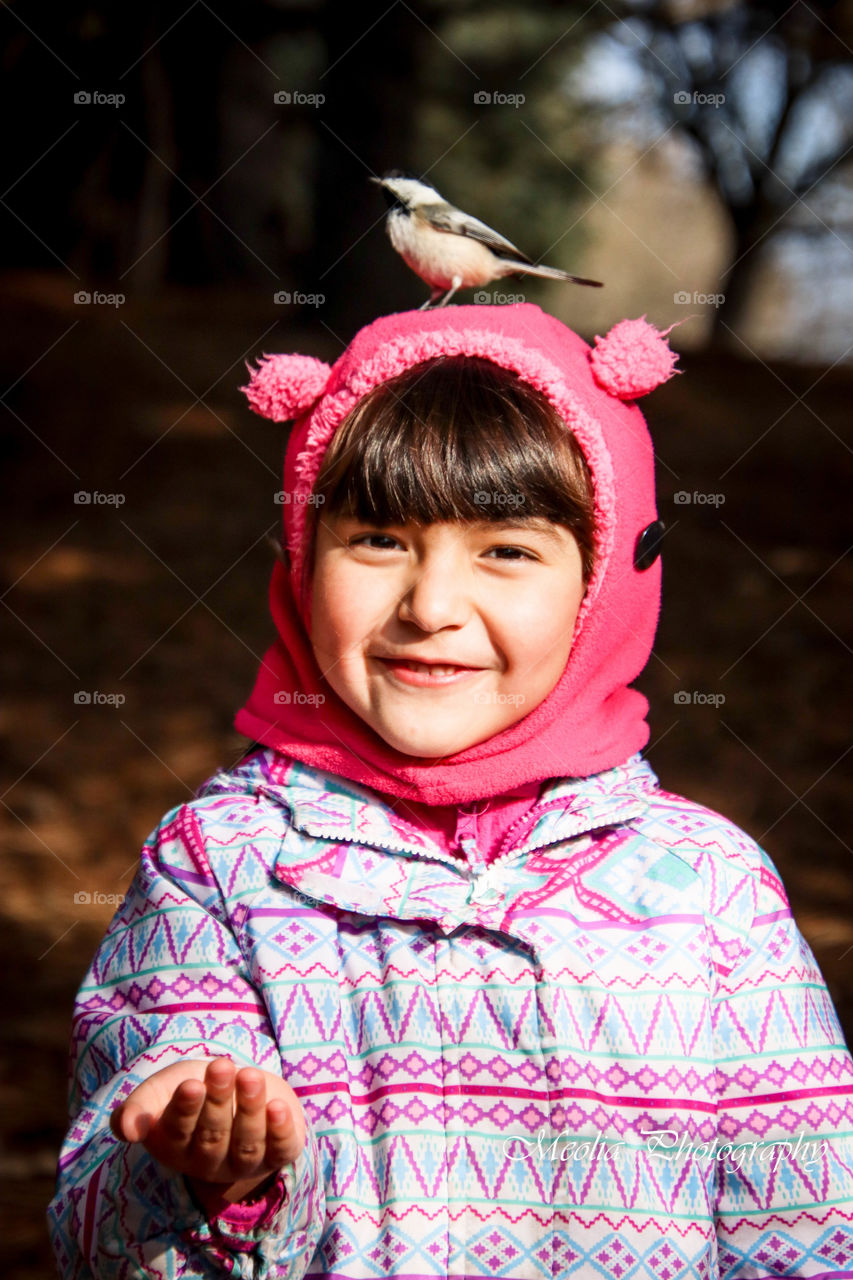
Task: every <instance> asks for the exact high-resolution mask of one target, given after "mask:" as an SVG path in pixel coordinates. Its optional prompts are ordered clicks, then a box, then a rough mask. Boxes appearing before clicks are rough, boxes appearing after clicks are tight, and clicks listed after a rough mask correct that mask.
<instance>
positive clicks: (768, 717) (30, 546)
mask: <svg viewBox="0 0 853 1280" xmlns="http://www.w3.org/2000/svg"><path fill="white" fill-rule="evenodd" d="M0 24H1V25H2V33H3V73H4V74H3V77H2V81H0V85H1V86H2V87H0V94H2V96H3V99H4V101H3V108H4V117H3V118H4V121H5V128H4V148H3V150H4V157H3V169H4V175H3V179H2V188H3V194H2V205H0V208H2V215H0V216H2V217H3V235H2V240H0V298H2V305H3V314H4V323H3V337H4V342H3V348H2V355H1V356H0V360H2V367H0V381H2V388H3V390H2V396H0V407H2V413H0V423H2V431H3V436H4V444H5V448H6V455H7V458H8V464H7V466H6V469H5V472H4V474H5V477H6V481H7V483H6V485H5V490H4V514H5V521H4V525H5V530H4V531H5V536H4V538H3V541H2V550H0V569H2V574H3V579H4V581H3V584H2V588H0V599H2V603H3V609H2V610H0V626H2V632H3V634H2V661H3V665H4V675H5V681H6V694H5V698H4V701H3V706H2V733H3V745H4V749H5V762H4V766H3V777H4V781H3V784H2V787H3V789H2V794H0V798H1V799H2V808H0V824H1V825H2V840H3V857H2V864H0V874H2V881H0V887H1V888H2V892H0V917H2V926H3V927H2V935H0V937H2V942H0V945H2V947H3V959H4V970H5V974H6V980H5V984H4V986H5V996H6V1000H5V1017H4V1020H3V1041H4V1046H3V1048H4V1064H3V1078H2V1083H0V1088H2V1103H3V1113H4V1116H5V1117H6V1119H5V1121H4V1126H3V1129H4V1131H3V1136H2V1147H0V1176H2V1181H3V1183H4V1185H5V1187H6V1191H5V1205H4V1209H5V1210H6V1211H7V1212H8V1213H9V1223H8V1225H7V1226H6V1227H5V1229H4V1255H5V1256H4V1262H5V1271H6V1274H7V1275H8V1276H9V1277H10V1278H14V1280H19V1278H22V1277H24V1276H26V1277H27V1280H42V1278H46V1277H48V1276H50V1275H52V1274H53V1263H52V1258H51V1254H50V1250H49V1246H48V1244H47V1236H46V1229H45V1224H44V1210H45V1206H46V1204H47V1201H48V1200H49V1199H50V1196H51V1195H52V1190H53V1177H54V1168H55V1161H56V1155H57V1151H58V1147H59V1143H60V1141H61V1139H62V1136H63V1133H64V1129H65V1089H66V1060H67V1044H68V1036H69V1026H70V1014H71V1007H72V1001H73V997H74V993H75V991H76V989H77V986H78V984H79V982H80V981H81V979H82V977H83V974H84V972H85V969H86V967H87V965H88V963H89V960H90V959H91V956H92V953H93V951H94V949H95V947H96V945H97V943H98V941H99V939H100V937H101V935H102V933H103V930H104V928H105V926H106V924H107V922H108V920H109V918H110V916H111V915H112V912H113V910H114V903H115V895H117V894H121V893H122V892H123V891H124V890H125V888H126V887H127V885H128V883H129V881H130V879H131V878H132V875H133V872H134V868H135V865H136V860H137V857H138V852H139V847H140V845H141V843H142V842H143V840H144V839H145V837H146V835H147V834H148V833H149V832H150V831H151V829H152V828H153V827H154V826H155V825H156V823H157V822H158V821H159V820H160V818H161V817H162V815H163V814H164V813H165V812H166V811H167V810H168V809H170V808H171V807H172V806H174V805H175V804H178V803H180V802H181V801H183V800H184V799H186V798H187V797H189V796H191V795H192V794H193V792H194V791H195V790H196V789H197V788H198V786H199V785H200V784H201V783H202V781H203V780H204V779H205V778H206V777H207V776H209V774H210V773H212V772H213V771H214V770H215V769H216V768H217V766H220V765H228V764H229V763H231V762H232V761H233V760H235V759H236V758H238V757H239V755H240V754H241V753H242V751H243V749H244V748H245V746H246V742H245V740H244V739H242V738H241V737H240V736H239V735H237V734H236V733H235V732H234V730H233V728H232V719H233V715H234V712H235V710H236V709H237V708H238V707H239V706H240V705H241V703H242V701H243V700H244V699H245V697H246V695H247V693H248V691H249V689H250V687H251V685H252V682H253V679H254V675H255V670H256V666H257V663H258V661H259V658H260V655H261V654H262V652H263V649H264V647H265V646H266V644H267V643H268V642H269V640H270V638H271V635H272V624H271V622H270V621H269V620H268V614H267V603H266V591H267V581H268V575H269V571H270V567H271V562H272V560H271V551H270V548H269V546H268V544H267V542H266V539H265V535H266V534H267V533H274V532H275V531H276V528H277V525H278V519H279V516H280V508H279V507H276V505H275V503H274V494H275V493H276V491H277V490H278V489H279V487H280V479H279V466H280V459H281V454H282V448H283V443H284V442H283V432H282V430H281V429H280V428H277V427H275V426H273V425H272V424H270V423H268V422H265V421H263V420H261V419H259V418H255V417H253V415H252V414H251V413H249V411H248V410H247V408H246V405H245V402H244V401H243V398H242V397H241V395H240V393H239V391H238V389H237V388H238V387H239V385H240V383H241V382H243V381H244V380H245V367H244V362H245V361H246V360H251V359H253V358H255V357H257V356H258V355H259V354H260V353H261V352H264V351H267V352H274V351H291V350H292V351H302V352H310V353H313V354H316V355H320V356H322V357H324V358H326V359H333V358H334V357H335V356H336V355H337V354H338V353H339V352H340V351H341V349H342V348H343V346H344V345H345V344H346V342H347V340H348V338H349V337H350V336H351V334H352V332H353V331H354V329H355V328H356V327H358V326H359V325H361V324H362V323H364V322H366V321H367V320H369V319H371V318H372V317H373V316H375V315H376V314H379V313H381V312H385V311H389V310H395V309H396V310H400V309H405V308H407V307H410V306H417V305H419V304H420V302H421V301H422V300H423V299H424V298H425V297H426V286H424V285H422V284H421V283H420V282H419V281H418V280H417V279H416V278H415V277H414V276H412V275H411V274H410V273H409V272H408V271H407V269H406V268H405V266H404V265H403V264H402V263H401V262H400V261H399V259H397V257H396V256H395V255H394V254H393V252H392V250H391V249H390V246H389V245H388V243H387V241H386V239H385V236H384V232H383V227H382V220H383V215H384V203H383V201H382V200H381V197H380V195H379V193H378V192H377V191H376V189H375V188H374V187H373V186H372V185H371V184H370V183H368V182H367V178H368V176H369V175H370V174H376V173H381V172H383V171H384V170H385V169H388V168H391V167H402V168H406V169H409V170H411V171H413V172H415V173H417V174H419V175H422V176H424V177H425V178H426V179H427V180H428V181H430V182H432V183H434V184H435V186H436V187H437V188H438V189H439V190H440V191H441V192H442V194H444V195H445V196H446V197H447V198H448V199H450V200H451V201H453V202H454V203H456V204H458V205H460V206H461V207H463V208H465V209H467V210H468V211H470V212H472V213H475V214H476V215H477V216H479V217H481V218H483V219H484V220H485V221H487V222H489V223H490V224H492V225H493V226H495V227H497V228H498V229H499V230H500V231H501V232H503V233H504V234H505V235H507V236H509V237H510V239H513V240H514V241H515V242H516V243H518V244H519V245H520V246H521V248H522V249H524V250H525V251H526V252H528V253H529V254H530V255H531V256H532V257H534V258H535V259H537V260H538V259H541V260H543V261H547V262H549V263H551V264H553V265H557V266H563V267H565V268H568V269H571V270H576V271H578V272H580V273H581V274H584V275H591V276H595V277H597V278H599V279H602V280H604V281H605V282H606V288H604V289H602V290H600V291H595V292H593V291H591V290H582V289H577V288H576V289H572V288H571V287H570V286H567V285H562V286H561V285H550V284H548V285H545V284H540V283H535V282H528V281H524V280H522V279H518V280H513V281H505V282H503V284H501V285H500V286H496V287H495V288H493V289H491V290H488V291H487V297H486V298H484V299H480V300H485V301H491V302H502V301H506V300H507V299H515V298H519V297H524V298H526V299H528V300H530V301H535V302H538V303H540V304H541V305H543V306H544V307H545V308H546V309H548V310H551V311H553V312H554V313H555V314H556V315H558V316H559V317H560V318H561V319H563V320H565V321H566V322H567V323H569V324H570V325H572V326H573V327H575V328H577V329H578V330H579V331H580V332H582V333H584V334H585V335H586V336H587V337H589V338H591V337H592V335H594V334H595V333H603V332H604V331H605V330H606V329H607V328H608V327H609V326H610V325H611V324H613V323H614V322H615V321H617V320H619V319H621V318H623V317H624V316H626V315H632V316H633V315H638V314H646V315H648V317H649V319H650V320H652V321H653V322H654V323H656V324H657V325H659V326H661V327H667V326H669V325H671V324H673V323H677V322H683V323H678V327H677V328H676V329H675V330H674V331H673V334H672V341H673V344H674V345H675V346H676V347H678V348H679V350H680V351H681V353H682V356H681V367H682V369H683V371H684V376H682V377H680V378H676V379H673V380H672V381H671V382H670V383H669V384H668V385H667V386H666V387H664V388H662V389H661V390H660V391H658V392H657V393H655V395H654V396H653V397H651V398H650V399H649V400H648V401H647V402H645V404H644V409H645V411H646V413H647V416H648V418H649V421H650V424H651V426H652V431H653V435H654V438H655V443H656V448H657V453H658V460H659V476H658V478H659V495H660V496H659V508H660V514H661V516H662V517H663V519H664V520H665V521H666V523H667V526H668V534H667V538H666V542H665V552H664V565H665V569H664V574H665V577H664V581H665V591H664V605H663V614H662V619H661V626H660V632H659V639H658V643H657V646H656V649H655V654H654V656H653V658H652V660H651V662H650V664H649V666H648V668H647V670H646V672H645V673H644V675H643V677H642V680H641V682H640V683H641V687H642V688H643V689H644V691H645V692H646V693H647V694H648V696H649V698H650V701H651V712H650V723H651V734H652V736H651V743H650V747H649V751H648V754H649V758H650V760H651V762H652V764H653V766H654V767H655V768H656V770H657V772H658V774H659V776H660V778H661V780H662V782H663V784H664V785H665V786H667V787H668V788H669V789H671V790H674V791H677V792H682V793H684V794H686V795H688V796H691V797H694V798H696V799H698V800H701V801H703V802H704V803H706V804H708V805H710V806H711V807H713V808H715V809H719V810H721V811H722V812H724V813H725V814H727V815H728V816H730V817H732V818H733V819H734V820H735V821H737V822H738V823H739V824H740V825H742V826H743V827H744V828H745V829H746V830H747V831H749V833H750V834H751V835H753V836H754V837H755V838H756V839H758V840H759V841H760V842H761V843H762V844H763V845H764V846H765V847H766V848H767V849H768V851H769V852H770V854H771V856H772V857H773V858H774V859H775V861H776V862H777V864H778V866H779V868H780V870H781V871H782V874H783V876H784V879H785V882H786V884H787V886H788V890H789V893H790V897H791V901H792V906H793V908H794V912H795V915H796V917H797V920H798V922H799V924H800V926H801V928H802V930H803V932H804V933H805V935H806V937H807V938H808V939H809V941H810V943H811V944H812V946H813V948H814V950H815V953H816V955H817V957H818V960H819V962H820V964H821V966H822V968H823V970H824V973H825V974H826V977H827V980H828V982H829V985H830V988H831V991H832V994H833V996H834V998H835V1000H836V1003H837V1007H838V1010H839V1014H840V1016H841V1018H842V1021H843V1023H844V1026H845V1028H846V1030H847V1032H848V1034H849V1032H850V1031H851V1030H853V914H851V904H853V857H851V854H852V853H853V850H851V843H853V842H851V838H850V834H849V825H848V824H849V819H850V811H851V807H850V802H849V790H848V789H846V788H847V786H848V784H849V778H850V764H851V759H853V754H848V752H850V751H851V700H850V685H851V680H850V674H851V663H850V656H851V625H850V619H851V610H850V607H849V604H848V597H847V595H846V592H847V591H850V590H851V587H853V572H851V562H850V558H849V552H850V549H851V543H853V537H851V520H850V509H851V507H850V499H849V495H850V491H851V480H853V439H851V436H853V432H851V427H850V414H849V409H848V405H849V403H850V395H851V382H853V377H851V351H850V343H851V341H853V334H851V329H853V326H851V323H850V301H851V296H853V246H851V212H850V210H851V202H850V196H851V186H853V168H851V161H850V147H851V143H853V136H851V135H852V134H853V129H852V128H851V120H853V110H851V107H853V53H851V47H853V5H851V4H814V3H809V4H808V5H806V4H801V3H794V4H793V5H790V4H788V3H780V4H778V5H776V4H761V3H758V4H738V3H724V2H722V0H720V2H719V3H708V4H698V3H696V4H694V3H691V2H690V0H673V3H671V4H657V3H649V2H646V3H642V4H637V5H630V4H628V5H616V4H610V3H607V4H603V3H601V4H599V3H593V4H592V5H591V6H588V5H587V4H585V3H584V4H580V5H574V4H550V3H546V2H543V0H527V2H526V3H525V4H523V5H522V4H519V3H505V4H497V3H496V4H482V3H474V2H473V0H444V2H441V0H435V2H434V3H420V2H418V0H394V2H392V3H391V4H390V5H387V4H385V3H383V4H378V5H373V4H353V3H348V4H347V3H343V2H342V0H313V2H312V0H305V2H303V3H299V0H292V2H288V0H279V2H278V3H272V2H270V3H252V2H248V3H243V4H240V5H238V4H227V3H218V2H217V0H194V3H191V4H189V5H187V6H186V8H184V6H183V5H182V4H179V5H177V6H175V5H165V4H159V3H149V4H148V5H146V6H144V7H141V6H137V5H133V4H124V5H119V4H117V3H106V2H105V0H104V2H97V0H96V2H95V3H93V4H90V5H83V4H77V3H74V2H72V3H70V4H65V5H63V6H59V5H55V4H50V3H48V4H42V5H36V4H33V3H29V4H8V5H4V6H3V7H2V9H0ZM86 298H88V299H89V300H88V301H86V300H85V299H86ZM460 300H461V301H465V302H469V301H472V298H471V295H470V294H467V295H462V296H461V298H460Z"/></svg>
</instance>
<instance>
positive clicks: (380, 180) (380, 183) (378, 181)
mask: <svg viewBox="0 0 853 1280" xmlns="http://www.w3.org/2000/svg"><path fill="white" fill-rule="evenodd" d="M367 181H368V182H375V183H376V184H377V186H380V187H384V186H385V179H384V178H374V177H372V176H371V177H370V178H368V179H367Z"/></svg>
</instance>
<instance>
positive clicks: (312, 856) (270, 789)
mask: <svg viewBox="0 0 853 1280" xmlns="http://www.w3.org/2000/svg"><path fill="white" fill-rule="evenodd" d="M657 785H658V780H657V777H656V776H655V774H654V772H653V770H652V769H651V767H650V765H648V764H647V763H646V762H645V761H644V760H642V758H641V757H640V756H639V754H638V755H635V756H633V757H631V759H630V760H628V761H626V762H625V764H623V765H619V766H617V767H616V768H613V769H608V770H606V771H604V772H603V773H598V774H593V775H591V776H590V777H587V778H559V779H554V780H553V781H551V782H549V783H548V784H547V785H546V786H545V787H544V788H543V791H542V794H541V796H540V799H539V801H538V802H537V804H536V806H535V810H536V816H535V820H534V821H533V825H532V826H531V827H530V828H528V830H527V831H526V834H525V835H524V837H523V839H522V840H521V841H520V843H519V844H518V845H517V846H515V847H512V848H510V849H509V850H508V851H507V852H506V853H504V854H503V855H501V857H500V858H499V859H498V860H497V861H496V862H492V863H490V864H488V865H484V864H479V865H477V864H466V863H464V862H462V861H461V860H460V859H458V858H454V857H453V856H452V855H448V854H446V853H445V852H444V851H443V850H442V849H440V848H439V847H438V846H437V845H436V844H435V843H434V842H433V841H431V840H430V839H429V837H427V836H426V835H424V834H421V833H420V832H419V831H418V830H417V829H416V828H415V827H414V825H410V824H408V823H407V822H406V821H405V819H404V818H403V817H401V816H400V815H399V814H397V813H396V812H395V811H394V810H393V809H391V808H390V807H389V806H388V805H386V804H384V803H383V801H382V798H381V796H379V795H377V794H376V793H375V792H371V791H368V790H366V789H364V788H361V787H359V786H357V784H355V783H353V782H350V781H348V780H347V779H344V778H340V777H337V776H334V775H331V774H326V773H322V772H320V771H318V770H316V769H312V768H310V767H308V766H306V765H303V764H299V763H297V762H295V761H292V760H289V759H287V758H285V757H283V756H281V755H280V754H279V753H278V752H276V751H274V750H270V749H267V750H264V751H259V752H257V753H255V754H254V755H252V756H250V757H247V758H246V759H245V760H244V761H242V762H241V763H240V764H238V765H237V766H236V767H235V768H234V769H232V770H230V771H229V772H227V773H219V774H217V775H215V776H214V777H213V778H211V779H210V781H209V783H208V784H206V786H205V788H203V789H202V794H204V793H205V792H209V791H232V792H233V791H234V790H235V789H237V790H240V791H244V792H246V793H248V794H255V795H264V796H266V797H267V798H268V799H269V800H271V801H272V802H273V803H274V804H276V805H278V806H281V808H282V809H283V810H285V811H286V812H287V813H288V814H289V821H287V822H285V823H284V824H283V828H282V831H283V835H282V842H281V847H280V849H279V851H278V854H277V856H276V860H275V864H274V866H273V871H274V874H275V875H276V877H277V878H278V879H279V880H281V881H283V882H284V883H286V884H289V885H290V886H291V887H292V888H293V889H295V890H296V891H297V892H298V893H299V894H301V895H303V896H304V897H305V898H306V899H308V900H309V901H312V902H314V901H320V902H325V903H328V904H330V905H333V906H335V907H337V908H339V909H343V910H348V911H356V912H360V913H362V914H368V915H377V914H378V915H391V916H396V917H397V918H398V919H421V920H423V919H430V920H433V921H434V922H435V923H437V924H438V925H440V926H441V927H442V928H443V929H445V931H452V929H455V928H456V927H458V926H459V925H460V924H466V923H467V924H471V923H478V924H481V925H486V926H488V927H491V928H498V929H502V930H503V931H504V932H507V933H510V934H513V935H515V936H519V937H521V936H524V933H525V929H524V928H523V927H522V928H516V927H513V926H512V925H511V923H510V921H511V918H512V911H511V910H510V903H512V904H513V907H514V908H517V907H518V906H519V904H520V903H521V902H522V901H523V900H525V899H527V897H528V895H532V896H530V897H529V903H530V905H531V906H532V904H533V903H534V902H535V900H537V899H538V898H539V896H540V893H541V892H543V891H545V886H546V884H548V883H549V882H554V883H556V881H559V882H560V883H562V881H563V880H564V879H565V877H566V875H567V874H568V871H567V864H568V859H567V855H566V851H565V849H564V848H562V847H561V846H562V844H563V842H564V841H567V840H570V839H572V838H574V837H576V836H580V835H583V834H584V833H588V832H591V831H594V830H598V829H601V828H605V827H610V826H614V825H616V824H618V823H623V822H626V821H629V820H630V819H633V818H638V817H640V816H641V815H642V814H643V813H645V811H646V809H647V808H648V804H649V797H650V793H651V792H652V791H653V790H654V789H655V788H656V787H657Z"/></svg>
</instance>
